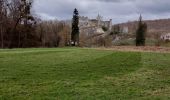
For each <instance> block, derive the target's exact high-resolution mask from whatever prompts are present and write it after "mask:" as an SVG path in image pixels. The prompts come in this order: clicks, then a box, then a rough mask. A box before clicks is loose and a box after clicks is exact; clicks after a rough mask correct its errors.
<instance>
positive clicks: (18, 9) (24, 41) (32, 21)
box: [0, 0, 147, 48]
mask: <svg viewBox="0 0 170 100" xmlns="http://www.w3.org/2000/svg"><path fill="white" fill-rule="evenodd" d="M32 4H33V0H0V48H28V47H59V46H69V45H72V46H80V44H82V43H85V42H86V41H87V40H89V41H91V39H92V38H91V37H88V39H86V38H84V39H83V35H81V36H80V32H79V12H78V10H77V9H74V12H73V19H72V27H70V26H69V25H68V24H66V23H65V22H64V21H58V20H51V21H50V20H48V21H43V20H41V19H40V18H39V17H37V16H36V15H35V14H33V13H32V12H31V11H32ZM138 27H139V28H138V30H137V32H136V33H137V34H136V43H137V44H136V45H137V46H138V45H144V41H145V35H143V34H145V33H146V29H147V26H146V24H143V23H142V18H141V20H140V21H139V26H138ZM114 34H118V33H117V31H115V32H114ZM80 39H81V40H80ZM105 40H109V42H110V43H111V39H110V38H109V39H108V36H106V37H104V39H103V38H102V37H100V38H99V39H97V40H95V41H96V42H97V43H95V44H101V45H103V42H102V41H104V45H105V44H106V43H107V41H105ZM80 42H81V43H80ZM89 43H92V42H89Z"/></svg>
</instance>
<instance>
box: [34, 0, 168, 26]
mask: <svg viewBox="0 0 170 100" xmlns="http://www.w3.org/2000/svg"><path fill="white" fill-rule="evenodd" d="M34 1H35V2H34V6H33V8H34V10H35V12H36V13H37V14H39V15H40V16H42V17H43V19H54V18H57V19H71V17H72V12H73V9H74V8H77V9H78V10H79V13H80V15H82V16H89V17H91V18H94V17H95V16H96V15H97V14H98V13H99V14H101V15H102V16H103V17H104V18H106V19H110V18H112V19H113V22H114V23H120V22H126V21H128V20H136V19H138V16H139V14H140V13H142V15H143V16H144V18H146V19H153V18H168V17H169V16H170V6H169V5H170V0H146V1H145V0H48V1H47V0H34Z"/></svg>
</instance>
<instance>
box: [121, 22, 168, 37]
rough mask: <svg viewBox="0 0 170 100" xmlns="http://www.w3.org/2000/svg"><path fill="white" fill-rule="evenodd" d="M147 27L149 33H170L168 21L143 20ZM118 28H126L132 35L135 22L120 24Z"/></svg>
mask: <svg viewBox="0 0 170 100" xmlns="http://www.w3.org/2000/svg"><path fill="white" fill-rule="evenodd" d="M144 22H146V23H147V25H148V32H149V33H161V34H162V33H168V32H170V19H157V20H145V21H144ZM119 25H120V27H128V29H129V32H130V33H133V32H134V31H135V30H136V28H137V21H131V22H127V23H120V24H119Z"/></svg>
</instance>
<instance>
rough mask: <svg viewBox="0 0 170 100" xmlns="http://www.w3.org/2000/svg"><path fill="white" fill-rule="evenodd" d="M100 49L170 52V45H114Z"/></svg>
mask: <svg viewBox="0 0 170 100" xmlns="http://www.w3.org/2000/svg"><path fill="white" fill-rule="evenodd" d="M96 49H100V50H115V51H132V52H158V53H170V47H154V46H145V47H135V46H113V47H110V48H104V47H103V48H96Z"/></svg>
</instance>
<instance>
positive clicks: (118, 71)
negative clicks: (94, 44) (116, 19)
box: [0, 48, 170, 100]
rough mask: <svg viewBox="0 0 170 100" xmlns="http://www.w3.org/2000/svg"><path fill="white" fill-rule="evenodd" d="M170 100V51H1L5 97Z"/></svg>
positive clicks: (1, 95) (0, 94) (0, 97)
mask: <svg viewBox="0 0 170 100" xmlns="http://www.w3.org/2000/svg"><path fill="white" fill-rule="evenodd" d="M15 99H16V100H94V99H97V100H100V99H101V100H127V99H129V100H159V99H160V100H167V99H170V54H168V53H167V54H165V53H162V54H161V53H139V52H116V51H106V50H95V49H81V48H58V49H55V48H53V49H12V50H2V49H1V50H0V100H15Z"/></svg>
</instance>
